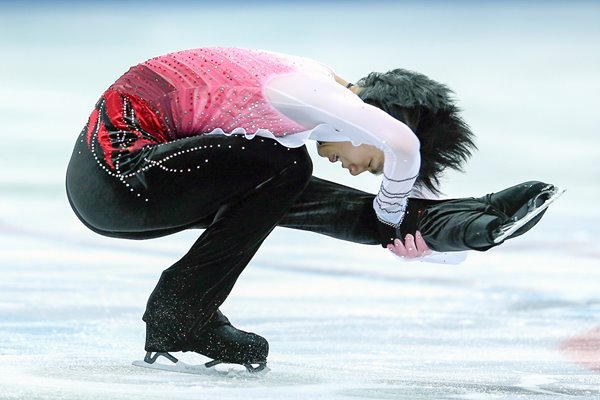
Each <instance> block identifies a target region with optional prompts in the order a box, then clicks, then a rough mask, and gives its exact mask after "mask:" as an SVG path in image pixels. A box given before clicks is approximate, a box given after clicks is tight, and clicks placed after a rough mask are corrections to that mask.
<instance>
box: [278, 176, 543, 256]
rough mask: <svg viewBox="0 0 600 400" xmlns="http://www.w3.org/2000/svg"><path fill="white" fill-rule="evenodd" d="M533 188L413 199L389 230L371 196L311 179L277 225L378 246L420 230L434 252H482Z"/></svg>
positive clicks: (332, 183)
mask: <svg viewBox="0 0 600 400" xmlns="http://www.w3.org/2000/svg"><path fill="white" fill-rule="evenodd" d="M532 185H533V187H534V188H535V182H526V183H524V184H520V185H516V186H513V187H511V188H508V189H505V190H502V191H500V192H497V193H495V194H490V195H486V196H483V197H479V198H474V197H469V198H460V199H448V200H426V199H416V198H411V199H410V200H409V202H408V208H407V212H406V215H405V218H404V220H403V223H402V225H401V226H400V228H399V229H393V228H391V227H389V226H387V225H384V224H382V223H381V222H379V221H378V220H377V217H376V216H375V212H374V211H373V199H374V197H375V196H374V195H373V194H370V193H366V192H363V191H360V190H357V189H354V188H350V187H347V186H343V185H340V184H337V183H334V182H329V181H326V180H323V179H320V178H316V177H313V178H312V179H311V181H310V183H309V184H308V186H307V188H306V189H305V190H304V192H303V193H302V195H301V196H300V197H299V198H298V199H297V200H296V202H295V203H294V205H293V206H292V207H291V208H290V210H289V211H288V212H287V213H286V215H285V216H284V217H283V219H282V220H281V221H280V222H279V224H278V226H282V227H287V228H292V229H300V230H306V231H311V232H315V233H319V234H324V235H327V236H331V237H334V238H337V239H342V240H348V241H351V242H355V243H363V244H381V245H382V246H386V245H387V244H388V243H390V242H391V240H393V239H394V238H403V237H404V236H406V234H408V233H411V234H414V233H415V231H417V230H419V231H420V232H421V233H422V235H423V238H424V239H425V242H426V243H427V244H428V246H429V247H430V248H431V249H433V250H435V251H440V252H444V251H463V250H478V251H485V250H488V249H490V248H491V247H494V246H496V244H494V243H492V240H491V236H490V234H491V231H492V230H493V229H495V228H496V227H497V226H498V225H500V224H501V223H503V222H505V221H506V220H508V218H510V216H511V215H512V214H513V213H514V212H515V211H516V210H517V209H518V208H519V207H521V206H522V205H523V204H525V202H526V201H527V200H528V199H529V198H530V197H531V196H532V194H534V193H535V190H533V191H532V190H531V189H530V188H531V187H532ZM541 216H542V214H540V215H539V216H538V217H537V218H536V219H535V220H534V221H532V222H531V223H530V224H528V226H527V227H526V229H529V228H530V227H531V226H533V225H535V223H537V222H538V221H539V219H540V218H541ZM521 233H522V232H517V234H515V235H514V236H518V234H521Z"/></svg>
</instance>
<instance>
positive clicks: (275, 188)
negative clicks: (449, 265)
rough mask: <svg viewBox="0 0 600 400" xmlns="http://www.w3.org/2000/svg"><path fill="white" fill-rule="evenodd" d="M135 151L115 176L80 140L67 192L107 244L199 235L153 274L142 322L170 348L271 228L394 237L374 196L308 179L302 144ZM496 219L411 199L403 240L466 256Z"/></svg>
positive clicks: (234, 143) (196, 324)
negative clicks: (471, 241)
mask: <svg viewBox="0 0 600 400" xmlns="http://www.w3.org/2000/svg"><path fill="white" fill-rule="evenodd" d="M82 135H83V134H82ZM138 153H139V154H137V155H136V156H135V159H134V160H133V161H132V160H129V161H128V165H127V170H126V171H123V170H122V169H119V166H118V165H117V171H118V172H115V171H114V170H111V169H109V168H108V167H107V166H106V165H105V163H104V161H103V160H102V159H101V158H98V157H97V156H94V154H93V153H92V152H91V151H90V150H89V149H88V148H87V145H86V144H85V143H84V138H83V136H81V137H80V140H79V141H78V142H77V145H76V146H75V150H74V152H73V156H72V158H71V161H70V164H69V167H68V171H67V182H66V186H67V195H68V198H69V201H70V203H71V206H72V207H73V210H74V211H75V213H76V214H77V216H78V217H79V218H80V219H81V221H82V222H83V223H84V224H86V225H87V226H88V227H89V228H90V229H92V230H93V231H95V232H97V233H100V234H102V235H105V236H111V237H117V238H126V239H146V238H154V237H160V236H164V235H168V234H171V233H175V232H178V231H181V230H185V229H190V228H204V229H205V231H204V232H203V233H202V234H201V235H200V237H199V238H198V240H197V241H196V242H195V243H194V245H193V246H192V248H191V249H190V250H189V251H188V253H187V254H185V255H184V256H183V257H182V258H181V259H180V260H179V261H177V262H176V263H175V264H173V265H172V266H171V267H170V268H168V269H167V270H165V271H164V272H163V274H162V276H161V277H160V280H159V282H158V284H157V286H156V288H155V289H154V291H153V293H152V294H151V296H150V298H149V300H148V304H147V309H146V312H145V314H144V317H143V319H144V321H146V323H147V324H150V325H151V326H152V327H153V328H155V329H159V330H163V331H168V334H169V335H170V336H172V337H173V338H175V339H176V340H185V339H186V337H188V336H189V334H190V332H194V331H196V330H198V329H200V328H201V327H202V326H203V325H204V324H205V323H206V321H207V320H208V319H209V318H210V317H211V316H212V315H213V314H214V312H215V311H216V310H217V308H218V307H219V306H220V305H221V303H223V301H224V300H225V299H226V297H227V296H228V294H229V293H230V291H231V289H232V287H233V285H234V284H235V282H236V280H237V278H238V276H239V275H240V273H241V272H242V271H243V270H244V268H245V267H246V265H247V264H248V263H249V261H250V260H251V258H252V257H253V256H254V254H255V253H256V251H257V250H258V248H259V247H260V245H261V244H262V242H263V241H264V239H265V238H266V237H267V235H269V233H270V232H271V231H272V230H273V229H274V228H275V227H276V226H283V227H289V228H295V229H302V230H308V231H313V232H317V233H320V234H325V235H328V236H332V237H335V238H339V239H343V240H348V241H352V242H356V243H363V244H382V245H385V244H387V243H388V242H389V240H390V239H391V238H393V237H395V236H398V235H399V234H400V233H399V232H395V231H394V230H393V229H391V228H389V227H387V226H385V225H383V224H381V223H380V222H378V220H377V218H376V216H375V213H374V211H373V206H372V202H373V198H374V195H372V194H369V193H365V192H362V191H359V190H356V189H352V188H349V187H345V186H342V185H339V184H336V183H333V182H328V181H325V180H322V179H319V178H316V177H313V176H312V163H311V161H310V157H309V155H308V152H307V151H306V148H305V147H302V148H296V149H291V148H286V147H284V146H282V145H280V144H278V143H277V142H275V141H273V140H268V139H261V138H259V137H256V138H254V139H252V140H247V139H245V138H243V137H239V136H231V137H225V136H218V135H205V136H195V137H190V138H186V139H181V140H177V141H173V142H169V143H166V144H163V145H157V146H154V147H145V148H143V149H142V150H140V151H139V152H138ZM495 215H497V213H496V211H495V210H492V209H491V208H490V206H489V204H487V203H486V202H485V201H483V199H460V200H450V201H428V200H416V199H415V200H411V201H410V202H409V209H408V213H407V216H406V218H405V222H404V223H403V225H402V227H401V231H402V234H406V233H408V232H412V233H414V231H415V230H416V229H420V230H421V231H422V233H423V235H424V238H425V240H426V241H427V242H428V244H429V245H430V247H432V248H433V249H434V250H439V251H452V250H464V249H467V248H472V247H473V246H469V245H467V244H465V241H464V236H465V232H466V230H467V228H468V227H469V226H470V225H471V226H472V225H473V224H472V223H471V222H473V221H476V220H477V221H481V220H482V218H483V220H485V224H486V225H487V224H488V223H489V222H490V221H491V220H496V219H497V218H496V217H495ZM486 218H491V219H490V220H489V221H488V220H487V219H486ZM482 226H483V225H482ZM480 228H481V227H480ZM480 228H477V229H479V230H481V229H480ZM482 249H483V248H482Z"/></svg>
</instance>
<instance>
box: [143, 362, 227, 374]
mask: <svg viewBox="0 0 600 400" xmlns="http://www.w3.org/2000/svg"><path fill="white" fill-rule="evenodd" d="M131 364H132V365H135V366H136V367H142V368H149V369H156V370H160V371H169V372H178V373H183V374H194V375H221V373H220V372H219V371H217V370H216V369H215V367H207V366H205V365H204V364H200V365H193V364H186V363H184V362H183V361H177V362H176V363H174V364H162V363H159V362H154V363H152V364H149V363H147V362H146V361H144V360H136V361H134V362H132V363H131Z"/></svg>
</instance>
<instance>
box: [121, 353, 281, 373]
mask: <svg viewBox="0 0 600 400" xmlns="http://www.w3.org/2000/svg"><path fill="white" fill-rule="evenodd" d="M158 360H160V361H158ZM163 361H164V362H163ZM219 364H222V365H237V364H225V363H222V362H221V361H219V360H213V361H209V362H207V363H205V364H186V363H184V362H183V361H180V360H178V359H177V358H175V357H173V356H172V355H171V354H169V353H155V354H154V355H152V352H148V353H147V354H146V357H145V358H144V360H136V361H134V362H132V365H135V366H136V367H142V368H149V369H156V370H161V371H169V372H178V373H184V374H194V375H220V376H223V375H236V376H253V377H259V376H262V375H265V374H266V373H267V372H269V371H270V369H269V368H268V367H267V363H266V362H264V363H259V364H257V366H254V365H252V364H244V367H245V370H239V369H238V370H236V369H233V368H230V369H229V370H226V371H224V370H217V369H216V368H215V366H216V365H219ZM239 366H240V365H238V367H239Z"/></svg>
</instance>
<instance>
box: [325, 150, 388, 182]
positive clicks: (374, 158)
mask: <svg viewBox="0 0 600 400" xmlns="http://www.w3.org/2000/svg"><path fill="white" fill-rule="evenodd" d="M317 152H318V153H319V155H320V156H321V157H325V158H328V159H329V161H331V162H332V163H334V162H337V161H340V162H341V163H342V168H346V169H347V170H348V171H349V172H350V174H351V175H358V174H361V173H363V172H365V171H369V172H371V173H372V174H375V175H379V174H381V173H382V172H383V152H382V151H381V150H379V149H378V148H376V147H375V146H371V145H368V144H361V145H360V146H354V145H352V143H351V142H317Z"/></svg>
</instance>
